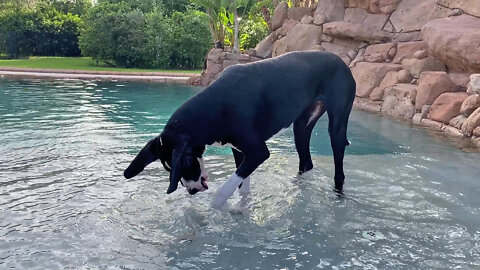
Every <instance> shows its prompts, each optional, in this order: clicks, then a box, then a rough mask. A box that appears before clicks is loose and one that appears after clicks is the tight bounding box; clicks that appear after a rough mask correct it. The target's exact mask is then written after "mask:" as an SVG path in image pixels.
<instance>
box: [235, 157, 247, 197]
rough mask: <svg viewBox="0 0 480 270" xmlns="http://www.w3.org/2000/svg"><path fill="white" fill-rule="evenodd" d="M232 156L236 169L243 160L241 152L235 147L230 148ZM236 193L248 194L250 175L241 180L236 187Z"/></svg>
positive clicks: (243, 195) (244, 195)
mask: <svg viewBox="0 0 480 270" xmlns="http://www.w3.org/2000/svg"><path fill="white" fill-rule="evenodd" d="M232 153H233V158H234V159H235V166H236V168H237V169H238V168H239V167H240V165H242V162H243V153H242V152H240V151H238V150H237V149H235V148H232ZM238 194H240V196H242V197H246V196H248V194H250V176H248V177H247V178H245V180H243V182H242V183H241V184H240V186H239V187H238Z"/></svg>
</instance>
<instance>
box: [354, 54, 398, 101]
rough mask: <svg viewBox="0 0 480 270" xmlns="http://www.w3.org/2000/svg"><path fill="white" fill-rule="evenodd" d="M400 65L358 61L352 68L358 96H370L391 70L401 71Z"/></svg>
mask: <svg viewBox="0 0 480 270" xmlns="http://www.w3.org/2000/svg"><path fill="white" fill-rule="evenodd" d="M400 69H401V66H400V65H394V64H386V63H367V62H361V63H357V64H356V65H355V67H353V68H352V73H353V77H354V78H355V81H356V82H357V96H358V97H369V96H370V94H371V93H372V91H373V89H374V88H375V87H377V86H379V85H380V83H381V81H382V80H383V78H385V75H386V74H387V72H389V71H399V70H400Z"/></svg>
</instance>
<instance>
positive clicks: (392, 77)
mask: <svg viewBox="0 0 480 270" xmlns="http://www.w3.org/2000/svg"><path fill="white" fill-rule="evenodd" d="M398 82H399V81H398V71H389V72H387V74H386V75H385V78H383V80H382V82H381V83H380V85H379V86H378V87H375V88H374V89H373V91H372V93H371V94H370V99H371V100H374V101H380V100H383V99H384V96H385V89H387V88H388V87H391V86H393V85H395V84H397V83H398Z"/></svg>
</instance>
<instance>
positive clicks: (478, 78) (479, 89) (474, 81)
mask: <svg viewBox="0 0 480 270" xmlns="http://www.w3.org/2000/svg"><path fill="white" fill-rule="evenodd" d="M467 93H469V94H480V74H472V75H470V82H469V83H468V89H467Z"/></svg>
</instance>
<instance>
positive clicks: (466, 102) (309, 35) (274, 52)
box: [202, 0, 480, 145]
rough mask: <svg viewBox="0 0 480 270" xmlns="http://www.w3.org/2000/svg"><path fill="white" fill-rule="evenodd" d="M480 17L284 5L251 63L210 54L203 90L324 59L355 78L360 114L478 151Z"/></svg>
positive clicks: (413, 5) (399, 3)
mask: <svg viewBox="0 0 480 270" xmlns="http://www.w3.org/2000/svg"><path fill="white" fill-rule="evenodd" d="M479 15H480V1H478V0H461V1H460V0H422V1H418V0H321V1H318V3H317V4H316V5H313V6H312V7H295V8H288V6H287V4H286V3H285V2H283V3H280V4H279V5H278V6H277V7H276V9H275V11H274V15H273V18H272V26H273V30H274V31H273V32H272V33H271V34H270V35H269V36H268V37H266V38H265V39H264V40H262V41H261V42H260V43H259V44H258V45H257V46H256V48H255V49H252V50H250V51H249V55H242V56H235V57H234V56H231V55H229V53H228V52H223V51H222V50H212V51H211V52H210V53H209V55H208V57H207V68H206V70H205V71H204V73H203V75H204V76H202V83H203V84H205V83H210V82H211V81H212V80H213V79H215V78H216V74H218V72H220V71H221V70H222V69H223V68H225V67H226V66H228V65H231V64H234V63H246V62H250V61H255V60H257V59H262V58H269V57H275V56H278V55H282V54H284V53H287V52H291V51H301V50H322V51H327V52H331V53H334V54H336V55H338V56H339V57H340V58H341V59H342V60H343V61H344V62H345V63H346V64H347V65H348V66H349V67H350V68H351V70H352V73H353V75H354V77H355V80H356V82H357V97H356V100H355V103H354V106H355V108H358V109H363V110H368V111H374V112H379V113H383V114H386V115H392V116H395V117H401V118H406V119H412V121H413V122H414V123H417V124H420V125H424V126H428V127H430V128H435V129H438V130H439V131H442V132H445V133H446V134H448V135H451V136H456V137H461V136H473V137H472V140H473V141H474V142H478V144H479V145H480V111H479V110H480V104H479V103H480V98H479V96H480V53H479V52H478V47H479V46H480V45H479V44H480V16H479ZM475 16H477V17H475ZM292 68H293V67H292ZM475 132H476V133H475ZM477 133H478V134H479V135H476V134H477ZM475 136H478V137H475Z"/></svg>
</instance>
